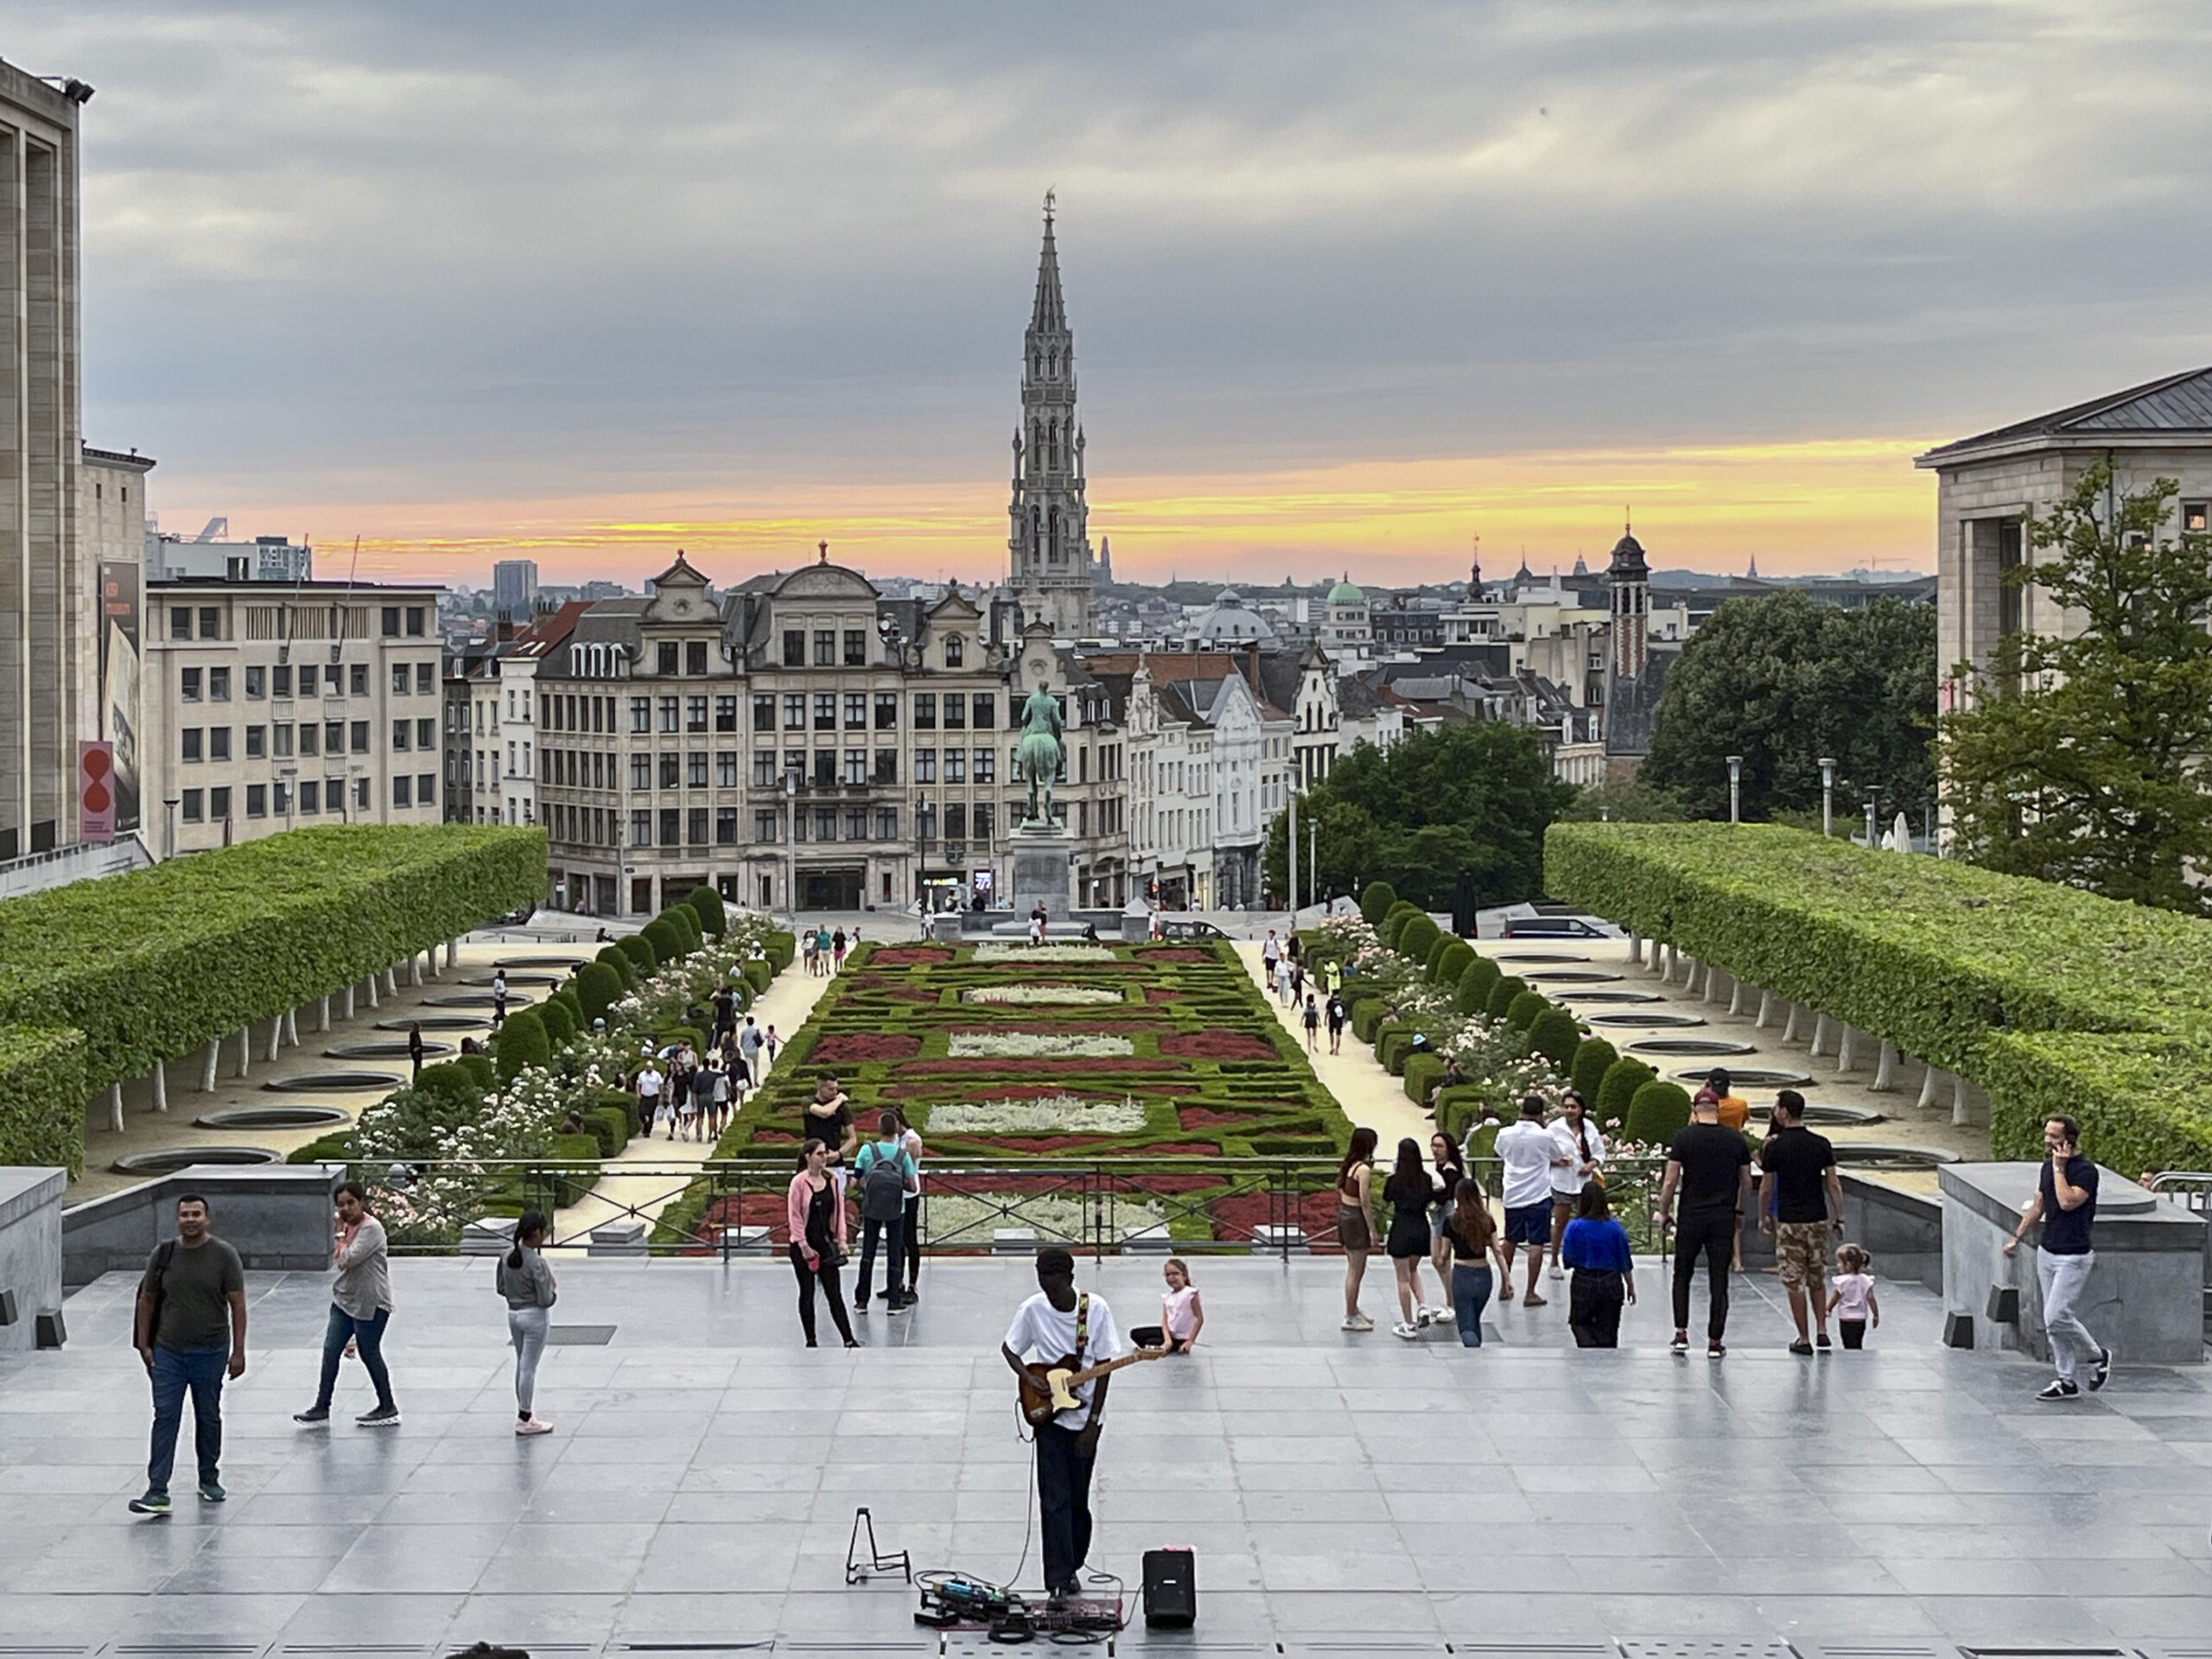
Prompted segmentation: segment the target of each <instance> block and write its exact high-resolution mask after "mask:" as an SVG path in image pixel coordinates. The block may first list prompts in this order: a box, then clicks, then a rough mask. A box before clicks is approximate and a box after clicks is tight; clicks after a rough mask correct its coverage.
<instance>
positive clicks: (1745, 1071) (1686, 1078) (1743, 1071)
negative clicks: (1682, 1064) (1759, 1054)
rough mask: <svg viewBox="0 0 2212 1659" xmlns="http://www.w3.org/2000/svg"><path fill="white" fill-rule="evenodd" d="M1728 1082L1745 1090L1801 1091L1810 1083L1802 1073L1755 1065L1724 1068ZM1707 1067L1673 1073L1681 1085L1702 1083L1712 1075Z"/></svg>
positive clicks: (1810, 1079) (1810, 1080) (1711, 1070)
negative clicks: (1766, 1068)
mask: <svg viewBox="0 0 2212 1659" xmlns="http://www.w3.org/2000/svg"><path fill="white" fill-rule="evenodd" d="M1722 1069H1723V1070H1725V1071H1726V1072H1727V1073H1728V1081H1729V1082H1731V1083H1732V1084H1737V1085H1738V1086H1739V1087H1742V1088H1745V1089H1802V1088H1804V1087H1805V1086H1806V1085H1807V1084H1810V1083H1811V1082H1812V1078H1810V1077H1808V1076H1806V1075H1805V1073H1803V1072H1802V1071H1765V1070H1763V1069H1762V1068H1760V1067H1758V1066H1756V1065H1746V1066H1734V1065H1731V1066H1726V1067H1724V1068H1722ZM1712 1073H1713V1067H1711V1066H1709V1065H1696V1066H1692V1067H1691V1068H1690V1069H1689V1070H1688V1071H1677V1072H1675V1079H1676V1080H1677V1081H1678V1082H1681V1083H1703V1082H1704V1081H1705V1080H1706V1078H1707V1077H1710V1076H1711V1075H1712Z"/></svg>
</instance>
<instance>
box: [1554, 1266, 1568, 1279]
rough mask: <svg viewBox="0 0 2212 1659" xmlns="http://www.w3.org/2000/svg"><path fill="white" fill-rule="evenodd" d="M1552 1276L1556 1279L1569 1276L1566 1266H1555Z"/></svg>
mask: <svg viewBox="0 0 2212 1659" xmlns="http://www.w3.org/2000/svg"><path fill="white" fill-rule="evenodd" d="M1552 1277H1553V1278H1554V1279H1564V1278H1566V1277H1567V1270H1566V1269H1565V1268H1557V1267H1555V1268H1553V1269H1552Z"/></svg>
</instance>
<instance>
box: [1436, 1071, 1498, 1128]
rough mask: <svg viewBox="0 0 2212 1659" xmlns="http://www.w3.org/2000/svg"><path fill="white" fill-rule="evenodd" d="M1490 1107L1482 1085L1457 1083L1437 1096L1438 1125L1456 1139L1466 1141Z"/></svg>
mask: <svg viewBox="0 0 2212 1659" xmlns="http://www.w3.org/2000/svg"><path fill="white" fill-rule="evenodd" d="M1488 1109H1489V1108H1488V1105H1487V1103H1485V1102H1484V1099H1483V1091H1482V1089H1481V1087H1480V1085H1478V1084H1471V1083H1455V1084H1452V1086H1451V1087H1450V1088H1448V1089H1446V1090H1445V1091H1444V1092H1443V1093H1442V1094H1440V1095H1439V1096H1437V1097H1436V1127H1437V1128H1440V1129H1441V1130H1443V1131H1444V1133H1445V1134H1446V1135H1450V1136H1451V1137H1452V1139H1453V1140H1454V1141H1464V1140H1465V1139H1466V1138H1467V1131H1468V1130H1469V1129H1471V1128H1473V1127H1474V1126H1475V1125H1476V1124H1478V1123H1479V1122H1482V1120H1483V1117H1484V1114H1485V1113H1486V1112H1487V1111H1488Z"/></svg>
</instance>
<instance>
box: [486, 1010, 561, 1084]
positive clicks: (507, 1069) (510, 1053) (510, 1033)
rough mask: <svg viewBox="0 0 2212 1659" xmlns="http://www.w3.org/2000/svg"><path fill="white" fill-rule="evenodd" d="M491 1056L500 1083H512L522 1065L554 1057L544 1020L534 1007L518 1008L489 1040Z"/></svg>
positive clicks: (545, 1060)
mask: <svg viewBox="0 0 2212 1659" xmlns="http://www.w3.org/2000/svg"><path fill="white" fill-rule="evenodd" d="M492 1058H493V1062H494V1063H495V1064H496V1065H497V1066H498V1068H499V1081H500V1082H501V1083H508V1082H512V1080H513V1078H514V1075H515V1073H516V1072H518V1071H521V1070H522V1069H523V1067H524V1066H525V1065H547V1064H549V1063H550V1061H551V1060H552V1058H553V1045H552V1043H551V1042H550V1040H548V1036H547V1033H546V1030H545V1021H544V1020H543V1017H542V1016H541V1015H540V1014H538V1011H537V1009H536V1008H518V1009H516V1010H515V1012H514V1013H512V1014H509V1015H508V1016H507V1018H506V1023H505V1024H504V1025H502V1026H501V1027H499V1031H498V1032H497V1033H495V1034H494V1035H493V1039H492Z"/></svg>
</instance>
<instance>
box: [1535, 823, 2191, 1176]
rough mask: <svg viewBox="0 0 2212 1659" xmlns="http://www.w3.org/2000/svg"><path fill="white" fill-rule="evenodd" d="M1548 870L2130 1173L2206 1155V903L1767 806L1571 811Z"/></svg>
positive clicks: (1580, 894)
mask: <svg viewBox="0 0 2212 1659" xmlns="http://www.w3.org/2000/svg"><path fill="white" fill-rule="evenodd" d="M1544 865H1545V868H1544V876H1545V886H1546V888H1547V889H1548V891H1549V892H1551V893H1554V894H1556V895H1557V896H1558V897H1560V898H1561V899H1570V900H1573V902H1575V903H1577V904H1580V905H1581V906H1585V907H1586V908H1587V909H1589V910H1592V911H1594V912H1597V913H1599V914H1600V915H1604V916H1606V917H1609V918H1611V919H1613V920H1614V921H1616V922H1618V923H1620V924H1621V925H1624V926H1626V927H1630V928H1632V929H1634V930H1636V931H1638V932H1641V933H1644V934H1647V935H1649V936H1650V937H1651V938H1655V939H1664V940H1668V941H1670V942H1672V943H1673V944H1675V946H1676V947H1677V948H1678V949H1680V950H1685V951H1688V952H1689V953H1690V954H1692V955H1694V956H1695V957H1699V958H1700V960H1703V961H1709V962H1712V963H1715V964H1717V965H1718V966H1719V967H1720V968H1721V969H1724V970H1726V972H1728V973H1731V974H1733V975H1735V976H1738V977H1739V978H1741V979H1744V980H1745V981H1747V982H1750V983H1751V984H1754V985H1758V986H1761V987H1764V988H1767V989H1769V990H1771V991H1773V992H1774V993H1775V994H1776V995H1778V996H1783V997H1787V998H1789V999H1790V1000H1791V1001H1796V1002H1802V1003H1804V1004H1806V1005H1807V1006H1808V1007H1817V1008H1820V1009H1822V1010H1823V1011H1825V1012H1826V1013H1827V1014H1830V1015H1831V1016H1833V1017H1834V1018H1836V1019H1839V1020H1846V1021H1847V1022H1849V1023H1850V1024H1852V1025H1853V1026H1856V1027H1859V1029H1861V1030H1863V1031H1866V1032H1870V1033H1872V1034H1874V1035H1875V1036H1877V1037H1879V1038H1885V1039H1888V1040H1889V1041H1891V1042H1892V1043H1895V1044H1896V1045H1897V1046H1898V1047H1899V1048H1901V1049H1903V1050H1904V1051H1905V1052H1907V1053H1909V1054H1911V1055H1913V1056H1914V1057H1915V1058H1919V1059H1922V1060H1924V1061H1926V1062H1927V1063H1929V1064H1930V1065H1936V1066H1939V1067H1941V1068H1942V1069H1943V1070H1945V1071H1955V1072H1957V1073H1958V1074H1959V1075H1961V1076H1962V1077H1967V1078H1968V1079H1970V1080H1972V1081H1973V1082H1974V1083H1976V1084H1980V1086H1981V1087H1983V1088H1984V1089H1986V1090H1988V1091H1989V1093H1990V1096H1991V1098H1992V1100H1993V1103H1994V1109H1993V1114H1992V1117H1991V1122H1990V1145H1991V1150H1992V1151H1993V1153H1994V1154H1995V1155H1997V1156H1998V1157H2000V1158H2033V1157H2036V1156H2037V1155H2038V1154H2039V1153H2040V1150H2041V1144H2042V1132H2041V1128H2040V1124H2041V1122H2042V1119H2043V1117H2044V1115H2045V1114H2047V1113H2049V1112H2051V1111H2057V1110H2063V1111H2064V1112H2066V1113H2068V1114H2069V1115H2071V1116H2075V1117H2076V1118H2079V1119H2080V1120H2081V1121H2082V1126H2083V1128H2082V1140H2083V1143H2084V1145H2085V1147H2087V1149H2088V1151H2089V1153H2090V1154H2091V1155H2093V1156H2094V1157H2096V1158H2098V1159H2100V1160H2102V1161H2104V1162H2105V1163H2106V1164H2107V1165H2108V1166H2112V1167H2114V1168H2119V1169H2123V1170H2126V1171H2127V1172H2128V1173H2131V1174H2132V1173H2134V1172H2136V1171H2138V1170H2140V1169H2145V1168H2168V1169H2172V1168H2199V1169H2201V1168H2204V1167H2207V1166H2209V1165H2212V1109H2208V1107H2207V1106H2206V1104H2205V1102H2206V1100H2207V1098H2208V1091H2207V1084H2208V1083H2212V922H2207V921H2202V920H2199V919H2197V918H2192V917H2188V916H2183V915H2180V914H2177V913H2175V912H2167V911H2161V910H2152V909H2149V908H2146V907H2145V906H2137V905H2131V904H2126V903H2122V902H2120V901H2118V900H2114V899H2103V898H2099V897H2098V896H2096V895H2095V894H2094V893H2082V892H2079V891H2077V890H2075V889H2074V888H2071V887H2059V886H2056V885H2054V884H2052V883H2049V882H2044V881H2037V880H2031V879H2030V878H2028V877H2024V876H2011V875H1999V874H1993V872H1990V871H1987V870H1982V869H1978V868H1974V867H1973V866H1971V865H1967V864H1960V863H1955V862H1953V861H1949V860H1946V859H1934V858H1915V857H1905V856H1901V855H1897V854H1893V853H1883V852H1876V851H1868V850H1867V849H1863V848H1859V847H1854V846H1853V845H1851V844H1850V843H1849V842H1844V841H1842V840H1839V839H1827V838H1824V837H1821V836H1815V835H1810V834H1808V833H1805V832H1803V831H1801V830H1793V829H1782V828H1780V827H1778V826H1775V825H1770V824H1740V825H1729V824H1714V823H1678V824H1627V823H1573V824H1568V823H1559V824H1554V825H1553V826H1552V828H1551V829H1550V830H1549V831H1548V834H1547V836H1546V838H1545V854H1544Z"/></svg>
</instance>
